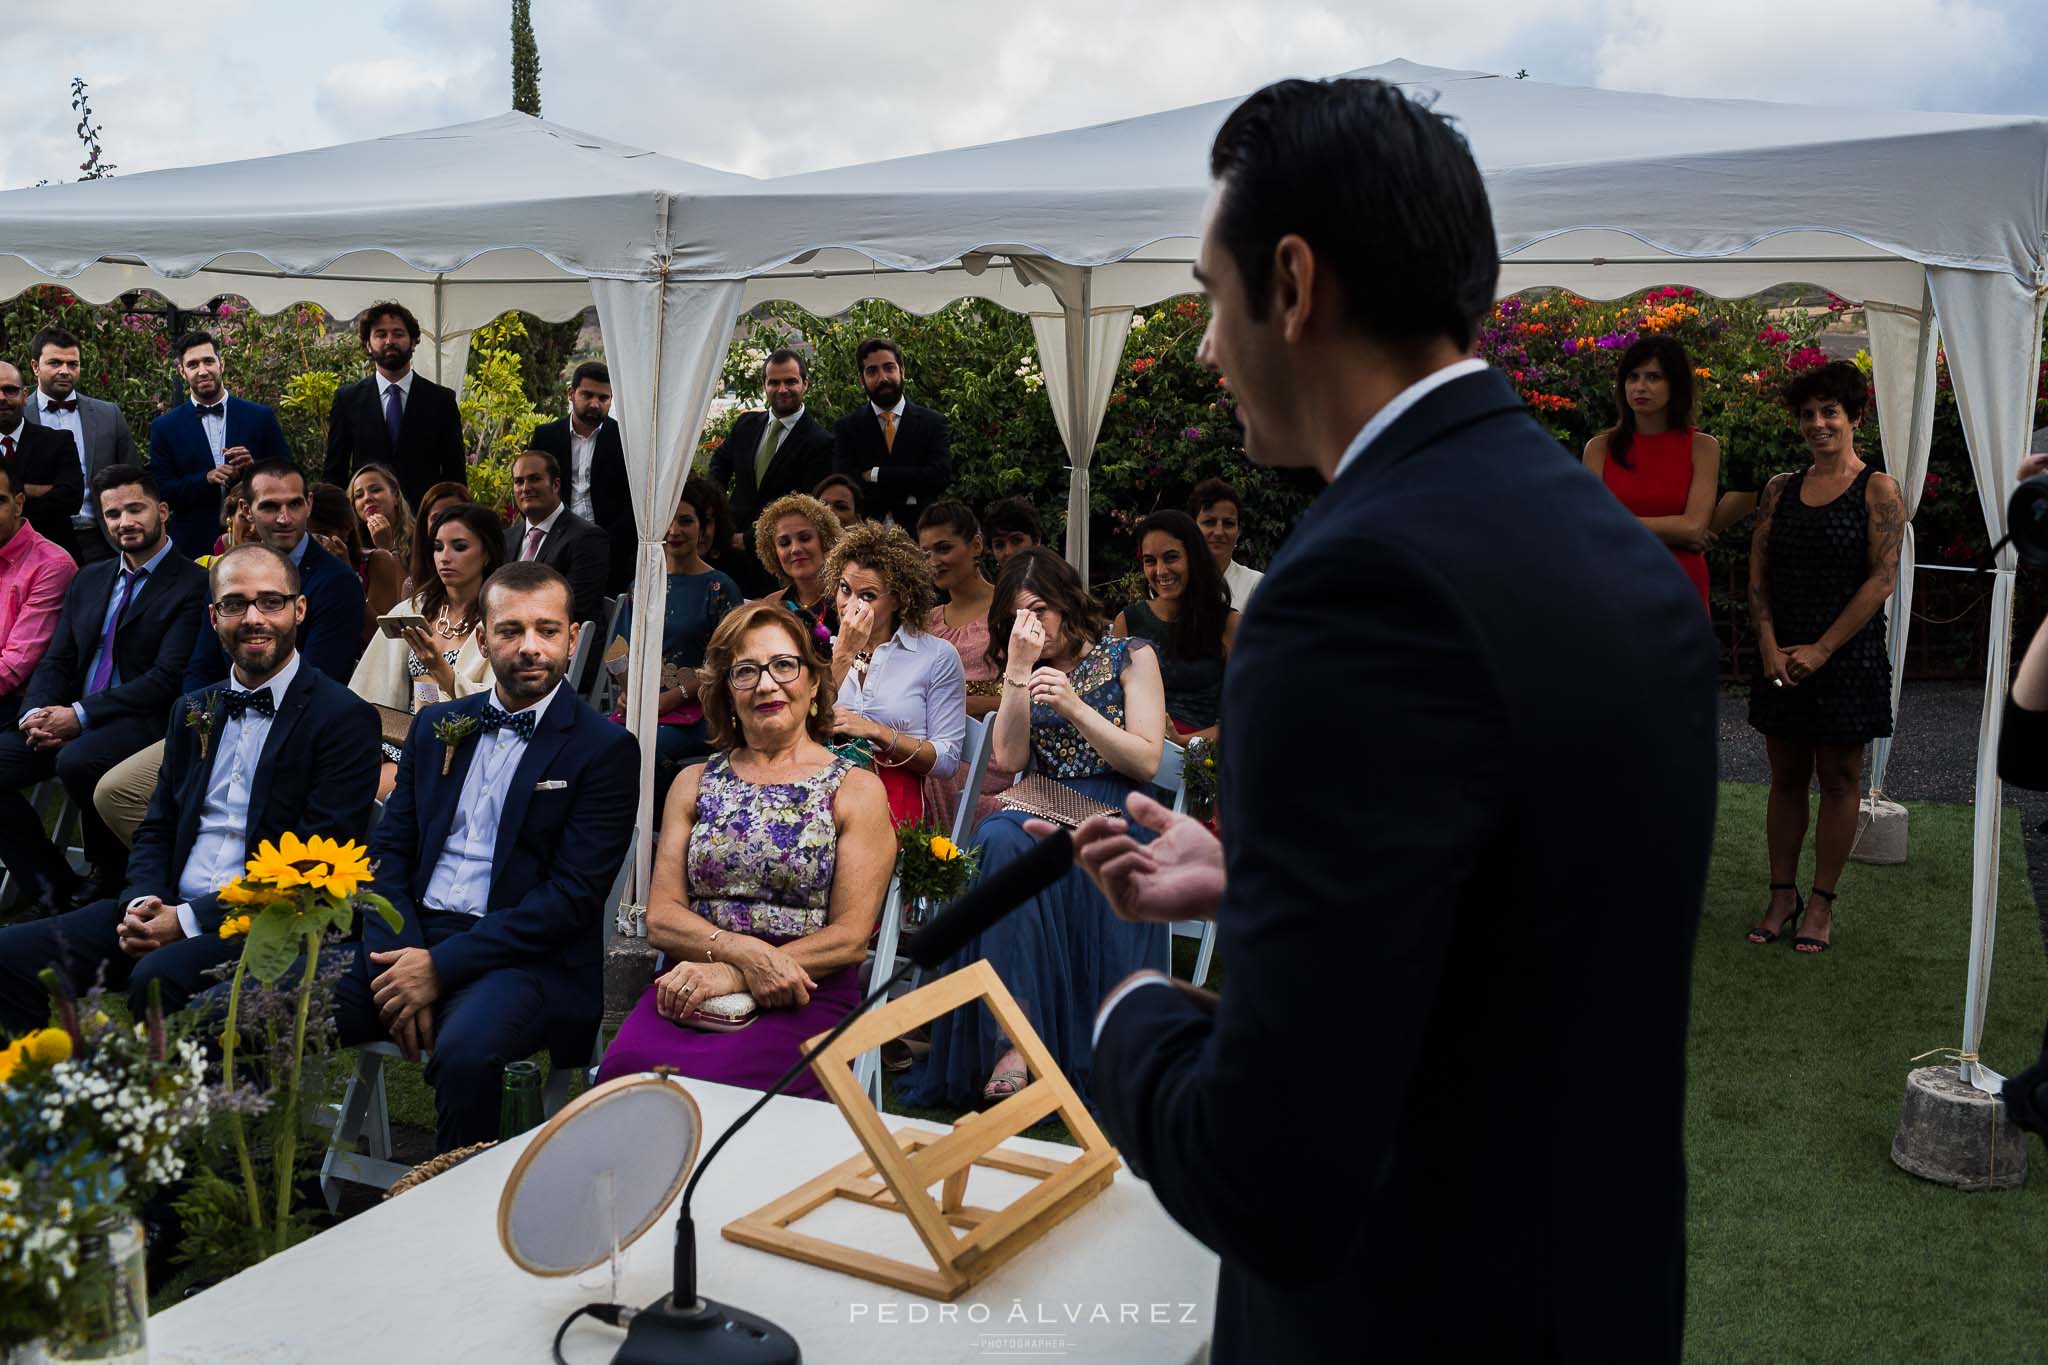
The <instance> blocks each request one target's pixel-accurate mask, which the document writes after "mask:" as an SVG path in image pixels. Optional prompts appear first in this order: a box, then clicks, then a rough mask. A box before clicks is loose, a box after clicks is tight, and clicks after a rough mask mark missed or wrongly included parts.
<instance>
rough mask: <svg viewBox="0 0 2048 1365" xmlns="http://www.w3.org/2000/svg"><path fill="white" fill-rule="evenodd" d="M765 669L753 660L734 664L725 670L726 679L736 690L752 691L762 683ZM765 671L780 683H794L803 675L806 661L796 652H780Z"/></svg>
mask: <svg viewBox="0 0 2048 1365" xmlns="http://www.w3.org/2000/svg"><path fill="white" fill-rule="evenodd" d="M763 671H764V670H763V668H762V666H761V665H760V664H757V663H754V662H752V661H749V662H747V663H739V664H734V665H733V666H732V667H731V668H729V669H727V670H726V671H725V680H726V681H727V682H729V683H731V684H732V690H733V691H735V692H751V691H753V690H754V689H755V688H757V687H759V686H760V685H761V674H762V672H763ZM765 671H766V672H767V674H768V676H769V677H771V678H773V679H775V681H777V682H779V683H783V684H788V683H793V682H795V681H796V680H797V679H798V678H799V677H801V676H802V675H803V671H804V661H803V660H802V659H799V658H797V657H796V655H794V654H778V655H776V656H775V657H774V658H772V659H770V660H769V661H768V665H767V668H766V670H765Z"/></svg>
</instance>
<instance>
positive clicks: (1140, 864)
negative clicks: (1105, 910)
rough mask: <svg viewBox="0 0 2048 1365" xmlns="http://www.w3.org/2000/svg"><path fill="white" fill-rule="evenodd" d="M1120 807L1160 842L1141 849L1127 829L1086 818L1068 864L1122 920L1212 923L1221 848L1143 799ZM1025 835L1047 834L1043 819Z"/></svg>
mask: <svg viewBox="0 0 2048 1365" xmlns="http://www.w3.org/2000/svg"><path fill="white" fill-rule="evenodd" d="M1126 804H1127V805H1128V807H1129V809H1130V812H1131V819H1133V820H1136V821H1137V822H1138V823H1139V824H1141V825H1143V826H1144V827H1145V828H1146V829H1149V830H1155V831H1157V832H1158V835H1159V837H1158V838H1157V839H1154V840H1153V841H1152V842H1151V843H1149V844H1140V843H1139V842H1138V841H1137V840H1136V839H1133V838H1132V837H1131V835H1130V825H1129V822H1127V821H1124V820H1121V819H1118V818H1117V817H1116V816H1113V815H1096V816H1091V817H1089V819H1088V820H1087V821H1085V822H1084V823H1083V824H1082V826H1081V827H1080V828H1079V829H1077V830H1075V831H1074V861H1075V862H1077V863H1079V864H1080V865H1081V869H1082V871H1084V872H1086V873H1087V874H1088V879H1089V880H1090V881H1092V882H1094V883H1095V884H1096V885H1097V886H1098V887H1100V888H1102V894H1103V896H1104V897H1106V898H1107V899H1108V901H1109V905H1110V908H1111V909H1112V910H1114V911H1116V913H1117V914H1118V915H1119V916H1121V917H1122V918H1124V919H1128V920H1159V921H1167V922H1171V921H1174V920H1184V919H1214V918H1215V917H1216V906H1217V903H1218V902H1220V901H1221V900H1222V899H1223V845H1222V844H1220V843H1218V842H1217V840H1216V836H1215V835H1213V834H1211V833H1210V832H1209V830H1208V827H1207V826H1205V825H1203V824H1202V823H1201V822H1200V821H1199V820H1195V819H1192V818H1190V817H1188V816H1185V815H1176V814H1174V813H1173V812H1172V811H1171V810H1168V809H1167V808H1166V807H1165V806H1162V805H1160V804H1159V803H1158V802H1157V801H1154V800H1153V799H1152V798H1151V797H1149V796H1144V795H1141V794H1139V793H1136V792H1133V793H1132V794H1131V796H1130V799H1129V801H1128V802H1127V803H1126ZM1024 828H1025V829H1026V830H1028V831H1029V832H1030V833H1032V834H1034V835H1038V836H1040V837H1043V836H1044V835H1047V834H1050V833H1052V831H1053V827H1052V826H1051V825H1050V824H1047V823H1046V822H1045V821H1043V820H1032V821H1028V822H1026V824H1025V826H1024Z"/></svg>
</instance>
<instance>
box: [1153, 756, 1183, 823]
mask: <svg viewBox="0 0 2048 1365" xmlns="http://www.w3.org/2000/svg"><path fill="white" fill-rule="evenodd" d="M1187 762H1188V751H1187V750H1186V749H1183V748H1182V747H1181V746H1180V745H1178V744H1176V743H1174V742H1173V741H1172V740H1170V739H1169V740H1167V741H1166V742H1165V743H1163V744H1162V745H1161V746H1160V749H1159V771H1158V772H1156V773H1154V774H1152V785H1153V786H1155V787H1157V788H1159V790H1160V791H1162V792H1164V793H1165V794H1166V796H1167V798H1168V799H1167V804H1168V805H1170V806H1172V807H1173V808H1174V809H1175V810H1177V811H1184V810H1186V809H1187V805H1188V788H1187V775H1186V769H1187Z"/></svg>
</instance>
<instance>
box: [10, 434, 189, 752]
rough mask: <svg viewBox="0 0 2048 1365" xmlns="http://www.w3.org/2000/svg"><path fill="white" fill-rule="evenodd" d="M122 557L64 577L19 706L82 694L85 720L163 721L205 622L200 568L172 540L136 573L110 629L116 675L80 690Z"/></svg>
mask: <svg viewBox="0 0 2048 1365" xmlns="http://www.w3.org/2000/svg"><path fill="white" fill-rule="evenodd" d="M59 434H60V435H61V434H62V433H59ZM67 439H68V438H67ZM127 562H128V561H127V560H126V559H125V558H124V557H122V556H121V555H118V554H117V555H115V556H114V557H113V558H112V559H102V560H100V561H98V562H97V563H93V564H88V565H86V566H85V567H84V568H82V569H80V570H79V571H78V575H77V577H75V578H73V579H72V580H71V586H70V587H69V588H67V589H66V590H65V593H64V614H63V615H62V616H60V617H59V618H58V619H57V630H56V633H55V634H53V635H52V636H51V637H50V648H49V650H48V651H47V652H46V653H45V654H44V655H43V661H42V662H41V663H39V664H37V665H36V671H35V673H34V674H33V675H32V676H31V677H30V678H29V680H28V689H27V691H26V692H25V693H24V694H23V696H22V700H21V709H22V710H23V711H24V712H27V711H32V710H34V709H35V708H37V707H39V706H69V705H70V704H71V703H73V702H77V701H83V702H84V703H85V716H86V720H87V722H88V723H89V724H92V725H103V724H105V723H107V722H108V721H112V720H119V719H123V718H126V717H130V716H139V717H143V718H145V719H147V720H149V721H151V722H154V723H156V724H162V723H163V721H164V718H165V717H166V716H167V715H169V714H170V709H171V703H172V701H174V700H176V698H177V697H178V694H179V693H180V692H181V691H183V688H182V687H181V686H180V684H181V683H182V682H183V680H184V677H185V663H186V661H187V660H188V659H190V658H191V657H192V642H193V640H194V639H196V638H197V637H198V634H199V631H200V628H201V627H202V626H204V625H205V624H206V602H207V597H208V593H207V586H206V570H204V569H202V568H200V567H199V566H198V565H197V564H194V563H193V562H192V561H191V560H189V559H186V558H185V557H184V556H182V555H180V554H179V553H178V551H177V549H176V547H173V548H172V550H171V552H170V553H169V554H167V555H165V556H164V558H163V561H162V562H161V563H160V564H158V565H157V567H156V570H155V572H153V573H151V574H150V576H149V577H148V578H147V579H145V580H143V583H142V586H141V588H140V589H139V590H138V591H137V592H136V593H135V596H134V598H133V600H131V601H130V602H129V604H128V606H127V609H126V610H125V611H123V612H122V614H121V626H120V629H118V630H117V631H115V632H114V667H115V669H116V670H117V672H118V673H119V675H120V678H121V681H120V682H119V683H118V684H116V685H115V686H113V687H109V688H107V689H106V690H104V691H102V692H99V693H97V694H95V695H93V696H91V697H87V696H85V685H86V683H87V681H89V679H90V676H91V672H92V656H93V654H94V652H95V651H96V650H98V649H99V645H100V630H101V627H102V625H103V624H104V622H105V621H106V615H107V607H108V606H109V604H111V603H112V601H113V594H114V589H115V587H116V583H117V578H116V576H117V574H118V573H119V572H120V570H121V569H122V568H123V567H125V566H126V564H127Z"/></svg>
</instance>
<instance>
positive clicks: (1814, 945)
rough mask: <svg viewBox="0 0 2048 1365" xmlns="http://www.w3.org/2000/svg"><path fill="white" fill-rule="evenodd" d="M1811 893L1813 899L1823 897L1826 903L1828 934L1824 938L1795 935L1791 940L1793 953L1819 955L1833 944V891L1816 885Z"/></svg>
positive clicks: (1810, 955)
mask: <svg viewBox="0 0 2048 1365" xmlns="http://www.w3.org/2000/svg"><path fill="white" fill-rule="evenodd" d="M1811 894H1812V896H1813V898H1814V899H1815V900H1822V899H1825V900H1826V901H1827V903H1828V936H1827V937H1826V938H1805V937H1795V938H1794V939H1793V940H1792V951H1793V952H1795V953H1798V952H1803V953H1805V954H1806V955H1807V956H1808V957H1819V956H1820V955H1821V954H1822V953H1824V952H1826V951H1827V950H1828V949H1830V948H1832V947H1834V946H1835V945H1834V942H1833V940H1834V937H1835V893H1834V892H1832V891H1823V890H1821V889H1820V888H1819V887H1817V886H1816V887H1814V888H1813V891H1812V892H1811ZM1795 927H1796V926H1795Z"/></svg>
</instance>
